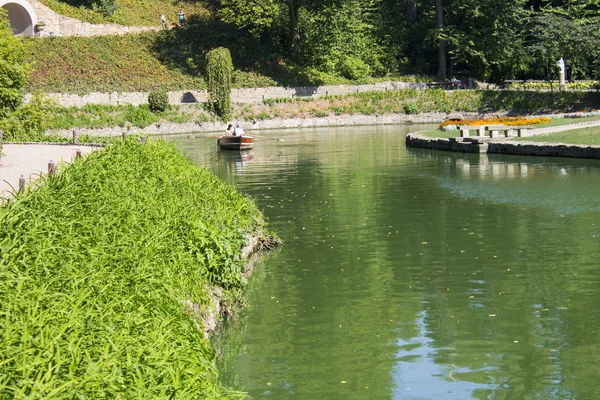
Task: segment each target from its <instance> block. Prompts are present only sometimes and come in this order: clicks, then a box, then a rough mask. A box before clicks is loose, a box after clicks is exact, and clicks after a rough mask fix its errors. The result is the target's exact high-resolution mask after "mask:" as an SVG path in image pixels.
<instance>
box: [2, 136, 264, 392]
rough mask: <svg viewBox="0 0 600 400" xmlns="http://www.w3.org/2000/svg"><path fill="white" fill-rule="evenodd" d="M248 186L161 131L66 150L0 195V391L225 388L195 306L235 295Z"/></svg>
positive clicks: (251, 227)
mask: <svg viewBox="0 0 600 400" xmlns="http://www.w3.org/2000/svg"><path fill="white" fill-rule="evenodd" d="M263 225H264V222H263V219H262V216H261V214H260V212H259V210H258V209H257V207H256V206H255V204H254V203H253V202H252V201H250V200H249V199H247V198H245V197H243V196H242V195H240V194H239V193H237V192H236V191H235V190H234V189H233V188H231V187H229V186H227V185H225V184H223V183H222V182H221V181H219V180H218V179H217V178H216V177H215V176H213V175H212V174H210V173H209V172H207V171H206V170H204V169H201V168H199V167H197V166H195V165H194V164H193V162H192V161H191V160H189V159H187V158H186V157H184V156H183V155H181V154H180V153H179V152H178V151H177V150H176V149H175V148H174V146H173V145H172V144H168V143H166V142H164V141H150V142H149V143H148V144H147V145H141V144H138V143H137V142H134V141H128V142H126V143H120V144H116V145H112V146H110V147H108V148H106V149H105V150H102V151H97V152H93V153H92V154H91V155H89V157H87V158H81V159H77V160H75V161H74V163H73V164H72V165H71V166H69V167H65V168H62V171H61V172H60V173H59V174H58V175H56V176H54V177H50V178H49V179H47V180H45V181H44V182H43V183H42V184H41V185H40V187H39V188H38V189H37V190H34V191H32V192H30V193H28V194H26V195H24V196H19V197H17V198H16V199H13V200H11V201H10V202H8V203H7V204H6V205H5V206H4V207H3V208H0V315H1V316H2V318H0V346H1V348H2V351H0V366H1V367H0V371H1V373H0V397H1V398H24V397H27V398H84V397H85V398H107V397H108V398H143V399H162V398H182V399H183V398H185V399H205V398H218V397H220V396H223V395H226V394H227V393H224V389H222V388H219V386H218V384H217V372H216V371H215V367H214V365H213V357H214V354H213V350H211V347H210V345H209V343H208V341H207V340H205V339H204V337H203V332H202V331H201V329H199V324H201V321H200V316H199V315H198V314H199V310H203V309H206V308H208V307H209V300H208V296H207V293H208V291H209V288H210V287H220V288H223V289H224V293H225V295H224V298H225V299H229V301H230V302H234V301H235V298H236V297H237V296H238V295H239V293H240V288H241V286H242V279H243V278H242V277H241V272H242V268H243V260H242V259H241V257H240V248H241V247H242V245H243V244H244V243H245V239H244V235H245V234H247V233H248V232H257V231H259V230H260V229H261V228H262V227H263Z"/></svg>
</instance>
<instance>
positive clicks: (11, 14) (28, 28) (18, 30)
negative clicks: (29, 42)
mask: <svg viewBox="0 0 600 400" xmlns="http://www.w3.org/2000/svg"><path fill="white" fill-rule="evenodd" d="M0 7H2V8H4V9H5V10H6V11H8V19H9V20H10V27H11V28H12V30H13V32H14V34H15V35H16V36H33V35H34V34H35V24H36V23H37V17H36V15H35V11H34V9H33V7H32V6H31V4H30V3H29V2H28V1H26V0H0Z"/></svg>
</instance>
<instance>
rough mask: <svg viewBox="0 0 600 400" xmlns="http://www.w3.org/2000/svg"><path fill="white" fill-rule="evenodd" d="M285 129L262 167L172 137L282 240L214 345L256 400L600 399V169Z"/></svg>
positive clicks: (230, 380) (226, 372)
mask: <svg viewBox="0 0 600 400" xmlns="http://www.w3.org/2000/svg"><path fill="white" fill-rule="evenodd" d="M409 129H413V130H418V129H427V128H422V127H417V126H404V127H402V126H388V127H370V128H365V127H361V128H336V129H333V128H332V129H320V130H318V129H309V130H291V131H285V132H276V133H272V134H271V135H272V137H281V138H284V139H285V141H284V142H278V141H275V140H269V139H268V138H267V139H263V140H260V139H259V138H257V139H256V143H255V147H254V149H253V150H252V152H253V153H252V157H251V159H244V158H243V154H240V153H237V154H233V153H232V154H224V153H222V152H219V150H218V149H217V148H216V144H215V139H213V138H200V139H195V140H190V139H187V138H185V137H179V138H174V139H173V140H174V141H175V142H176V143H177V145H178V146H180V147H181V148H182V149H183V150H184V151H185V152H186V153H187V154H188V155H189V156H190V157H192V158H193V159H194V160H196V161H197V162H198V163H199V164H201V165H204V166H206V167H208V168H210V169H211V170H212V171H214V172H215V174H217V175H218V176H220V177H221V178H222V179H225V180H227V181H229V182H230V183H232V184H234V185H235V186H236V187H237V188H238V189H239V190H241V191H243V192H244V193H246V194H247V195H249V196H251V197H252V198H254V199H255V201H256V202H257V203H258V204H259V206H260V208H261V209H262V210H263V211H264V213H265V216H266V217H267V218H268V219H269V223H270V228H271V229H272V230H273V231H275V232H277V233H278V234H279V235H280V236H281V237H282V239H283V240H284V241H285V243H284V246H283V247H282V248H281V249H280V251H278V252H276V253H274V254H272V255H270V256H268V257H266V258H265V259H264V260H263V261H262V262H261V264H260V265H258V266H257V268H256V269H255V273H254V275H253V277H252V278H251V281H250V284H249V287H248V298H249V306H248V308H247V309H246V310H244V311H243V312H242V314H241V315H240V317H239V318H238V319H236V320H234V321H229V322H228V323H226V324H225V325H224V327H223V329H222V330H221V332H220V333H219V335H217V337H216V338H215V345H216V348H217V351H218V353H219V360H220V367H221V369H222V371H223V380H224V384H225V385H227V386H230V387H234V388H237V389H240V390H245V391H247V392H248V393H249V394H250V395H251V396H252V398H255V399H266V398H272V399H434V398H435V399H438V398H443V399H465V398H477V399H484V398H485V399H517V398H519V399H520V398H536V399H538V398H539V399H546V398H557V399H562V398H581V399H588V398H589V399H592V398H599V396H600V382H599V381H598V380H597V378H596V377H597V376H598V375H599V374H600V367H599V366H598V363H597V359H598V357H599V356H600V335H599V334H598V330H599V329H600V308H598V307H597V305H598V304H600V268H599V265H598V261H597V260H598V248H600V246H599V244H600V210H599V209H598V203H599V202H598V198H599V195H600V189H599V186H598V179H599V178H598V177H599V176H600V162H598V161H597V160H573V159H558V158H527V157H516V156H493V157H492V156H487V155H477V154H457V153H443V152H434V151H428V150H421V149H414V150H413V149H410V150H407V149H406V148H405V146H404V136H405V134H406V133H407V132H408V130H409Z"/></svg>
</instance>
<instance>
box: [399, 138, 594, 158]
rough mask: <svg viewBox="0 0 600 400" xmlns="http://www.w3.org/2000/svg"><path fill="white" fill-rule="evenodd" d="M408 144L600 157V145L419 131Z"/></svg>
mask: <svg viewBox="0 0 600 400" xmlns="http://www.w3.org/2000/svg"><path fill="white" fill-rule="evenodd" d="M406 146H407V147H413V148H422V149H432V150H443V151H454V152H462V153H488V154H511V155H522V156H546V157H571V158H593V159H600V146H589V145H575V144H564V143H544V142H508V141H488V142H486V143H484V144H476V143H470V142H461V141H451V140H450V139H446V138H429V137H424V136H420V135H419V134H418V133H409V134H408V135H406Z"/></svg>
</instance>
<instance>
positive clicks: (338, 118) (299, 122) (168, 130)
mask: <svg viewBox="0 0 600 400" xmlns="http://www.w3.org/2000/svg"><path fill="white" fill-rule="evenodd" d="M463 115H464V116H465V117H466V118H469V117H478V118H479V117H483V116H482V115H481V114H477V113H472V114H471V113H463ZM494 115H497V114H494ZM446 116H447V114H446V113H423V114H418V115H407V114H375V115H330V116H328V117H314V118H313V117H308V118H273V119H268V120H261V121H244V120H235V121H233V122H236V123H239V124H240V126H241V127H242V128H244V130H246V131H260V130H269V129H289V128H324V127H339V126H364V125H396V124H428V123H429V124H439V123H441V122H443V121H444V120H445V119H446ZM226 127H227V123H226V122H214V121H213V122H186V123H181V124H180V123H172V122H157V123H153V124H151V125H149V126H147V127H145V128H137V127H133V126H132V127H127V128H125V127H118V126H117V127H109V128H97V129H92V128H76V129H77V132H78V133H79V134H89V135H92V136H95V137H110V136H118V135H121V134H122V133H123V132H127V133H129V134H135V135H148V136H151V135H171V134H182V133H210V132H225V129H226ZM72 131H73V130H72V129H59V130H49V131H47V132H46V133H47V134H58V135H60V136H62V137H71V136H72V134H73V133H72Z"/></svg>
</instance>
